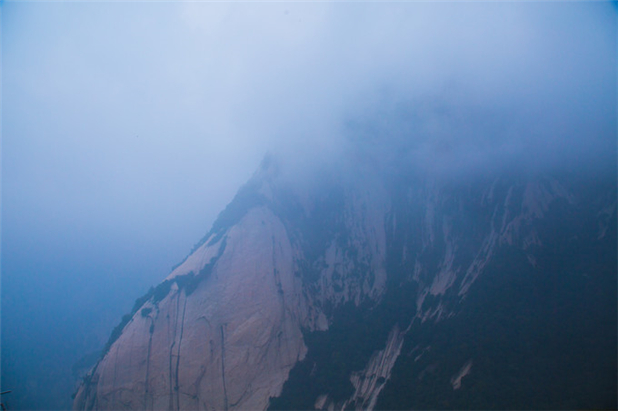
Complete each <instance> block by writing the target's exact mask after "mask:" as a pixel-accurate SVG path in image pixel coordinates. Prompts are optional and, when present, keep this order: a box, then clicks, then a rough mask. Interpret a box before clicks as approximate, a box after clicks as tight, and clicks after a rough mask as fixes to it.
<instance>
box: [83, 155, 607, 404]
mask: <svg viewBox="0 0 618 411" xmlns="http://www.w3.org/2000/svg"><path fill="white" fill-rule="evenodd" d="M323 174H324V175H318V176H316V177H315V179H314V180H312V181H311V182H310V183H307V181H304V182H303V183H302V184H301V183H298V182H294V180H293V179H290V178H289V177H287V176H286V178H282V173H281V172H280V168H279V166H278V165H277V162H276V161H275V160H274V159H272V158H270V159H267V160H266V161H264V163H263V164H262V166H261V167H260V169H259V170H258V171H257V172H256V174H255V175H254V177H253V178H252V179H251V180H250V181H249V182H248V183H247V184H246V185H245V186H244V187H243V188H241V189H240V190H239V192H238V194H237V196H236V197H235V198H234V200H233V201H232V202H231V203H230V204H229V205H228V206H227V207H226V209H225V210H224V211H223V212H222V213H221V214H220V216H219V218H218V219H217V221H216V222H215V223H214V225H213V227H212V229H211V230H210V232H209V233H208V234H207V235H206V236H205V237H204V238H203V239H202V240H201V241H199V242H198V243H197V244H196V246H195V247H194V249H193V250H192V251H191V253H190V254H189V255H188V256H187V258H185V260H183V261H182V262H181V263H180V264H179V265H178V266H176V267H175V268H174V269H173V271H172V273H171V274H170V275H169V276H168V277H167V278H166V279H165V280H164V281H163V282H162V283H161V284H159V285H158V286H156V287H154V288H152V289H151V290H150V291H149V292H148V293H147V294H146V295H144V296H143V297H141V298H139V299H138V300H137V301H136V303H135V306H134V307H133V310H132V312H131V313H130V314H128V315H127V316H125V317H124V318H123V321H122V323H121V324H120V325H119V326H118V327H117V328H116V329H115V330H114V332H113V333H112V336H111V337H110V340H109V342H108V344H107V345H106V348H105V350H104V353H103V355H102V357H101V359H100V360H99V362H98V363H97V364H96V366H95V367H94V368H93V369H92V370H91V371H90V373H89V374H88V375H87V377H86V378H85V379H84V382H83V383H82V385H81V386H80V388H79V390H78V392H77V393H76V397H75V403H74V407H75V409H114V410H118V409H226V410H227V409H277V410H281V409H363V410H364V409H413V408H417V409H451V408H457V409H506V408H509V409H512V408H521V409H540V408H565V409H566V408H615V407H616V385H617V381H616V365H615V364H616V360H617V359H616V346H617V338H616V327H615V324H616V320H617V319H616V291H617V290H616V278H617V275H616V274H617V273H616V261H617V255H616V254H617V251H616V250H617V243H616V231H617V228H616V226H617V220H616V180H615V177H614V176H612V177H611V178H607V179H603V178H600V177H598V176H597V177H595V178H594V179H591V178H588V179H583V178H580V179H577V178H574V177H572V176H560V175H551V176H550V175H526V176H522V175H518V176H513V175H492V176H482V177H474V178H472V177H471V178H469V179H458V180H456V181H445V180H436V179H431V178H427V177H422V176H418V175H411V174H409V175H400V176H396V177H394V176H392V175H391V176H389V177H385V176H384V175H380V174H378V173H372V172H369V171H367V170H363V171H359V173H357V174H355V175H353V176H352V177H351V175H350V174H346V175H345V176H344V175H342V174H337V173H335V172H333V170H329V171H328V172H324V173H323Z"/></svg>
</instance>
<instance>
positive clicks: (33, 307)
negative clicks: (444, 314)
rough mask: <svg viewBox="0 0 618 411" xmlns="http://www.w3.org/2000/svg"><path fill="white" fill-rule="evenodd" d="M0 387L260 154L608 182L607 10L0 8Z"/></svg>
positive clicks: (53, 358) (34, 380)
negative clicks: (567, 174)
mask: <svg viewBox="0 0 618 411" xmlns="http://www.w3.org/2000/svg"><path fill="white" fill-rule="evenodd" d="M0 7H1V9H0V10H1V11H0V12H1V24H2V27H1V38H2V373H1V375H2V390H13V393H11V394H9V396H7V397H6V398H4V397H3V401H6V402H7V403H8V404H10V405H11V407H12V408H13V409H34V408H37V409H49V408H66V407H67V406H69V404H70V394H71V392H72V389H73V385H74V380H73V377H72V375H71V366H72V365H73V363H74V362H75V361H77V360H78V359H79V358H81V357H82V356H84V355H85V354H87V353H88V352H93V351H96V350H99V349H100V348H101V347H102V346H103V344H104V343H105V341H106V340H107V337H108V335H109V333H110V331H111V329H112V328H113V327H114V325H116V323H117V322H118V321H119V319H120V317H121V316H122V314H124V313H125V312H127V311H129V309H130V307H131V306H132V304H133V301H134V300H135V299H136V298H137V297H139V296H140V295H141V294H142V293H144V291H146V290H147V289H148V287H150V286H151V285H154V284H156V283H158V282H159V281H161V280H162V279H163V278H164V277H165V276H166V275H167V274H168V273H169V271H170V267H171V266H172V265H174V264H175V263H177V262H179V261H181V260H182V258H183V257H184V256H185V255H186V253H187V252H188V251H189V250H190V249H191V246H192V245H193V244H194V243H195V242H197V241H198V240H199V238H201V236H202V235H203V234H205V233H206V231H208V229H209V227H210V225H211V224H212V222H213V220H214V218H215V217H216V215H217V213H218V212H219V211H221V210H222V209H223V208H224V207H225V205H226V204H227V203H228V202H229V201H230V200H231V199H232V197H233V195H234V193H235V192H236V190H237V189H238V188H239V187H240V186H241V185H242V184H243V183H244V182H245V181H246V180H247V179H248V178H250V176H251V175H252V173H253V172H254V170H255V169H256V168H257V167H258V165H259V163H260V161H261V159H262V158H263V156H264V155H265V154H266V153H269V152H270V153H274V154H275V155H276V156H278V157H279V158H280V159H281V161H282V162H283V163H284V166H285V169H286V170H287V172H288V173H289V174H290V175H291V176H292V178H294V176H301V175H303V174H306V173H311V172H313V171H314V170H315V169H316V168H320V167H321V166H322V165H324V164H332V163H333V162H335V163H336V162H338V161H342V159H344V158H345V159H346V161H348V163H346V164H349V162H350V159H352V162H354V161H356V162H363V163H370V164H373V165H375V167H376V168H378V169H379V170H383V171H387V172H397V170H400V169H402V168H404V169H406V168H413V169H418V170H422V171H423V172H427V173H430V174H435V175H440V176H442V177H445V178H454V177H455V176H461V175H468V174H470V173H487V172H493V171H499V170H501V169H503V168H504V169H507V168H508V169H521V170H540V171H555V170H576V171H581V172H586V173H588V174H590V175H592V176H595V175H599V174H606V173H610V174H611V173H614V174H615V170H616V109H617V106H616V72H617V71H616V63H617V62H616V46H617V44H616V16H617V13H616V7H615V5H614V4H613V3H597V2H594V3H593V2H586V3H584V2H569V3H561V2H560V3H553V2H543V3H537V2H534V3H528V2H525V3H522V4H514V3H487V2H476V3H450V2H444V3H436V4H430V3H416V2H413V3H398V2H394V3H388V4H378V3H345V2H336V3H322V2H319V3H318V2H316V3H306V2H298V3H285V2H270V3H244V2H241V3H232V2H213V3H206V2H180V3H159V2H143V3H141V2H131V3H120V2H118V3H116V2H104V3H94V2H93V3H89V2H88V3H76V2H63V3H56V2H54V3H45V2H29V3H18V2H4V3H1V4H0Z"/></svg>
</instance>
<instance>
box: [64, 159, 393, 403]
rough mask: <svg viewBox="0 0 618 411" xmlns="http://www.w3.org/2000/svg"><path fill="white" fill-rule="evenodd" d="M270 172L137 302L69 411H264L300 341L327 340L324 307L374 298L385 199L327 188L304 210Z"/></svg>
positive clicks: (301, 352)
mask: <svg viewBox="0 0 618 411" xmlns="http://www.w3.org/2000/svg"><path fill="white" fill-rule="evenodd" d="M273 173H276V171H275V170H273V167H271V168H268V166H267V165H265V166H264V167H263V168H262V169H261V170H259V172H258V173H256V175H255V176H254V178H253V179H252V180H251V181H250V182H249V183H248V184H247V185H246V186H245V187H244V188H243V189H241V190H240V192H239V194H238V195H237V197H236V198H235V200H234V201H233V202H232V204H230V206H228V208H227V209H226V210H225V211H224V212H223V213H222V214H221V216H220V217H219V219H218V220H217V222H216V223H215V225H214V226H213V229H212V230H211V232H210V233H209V234H208V235H207V236H206V237H205V238H204V239H203V240H202V241H201V242H200V243H199V244H198V246H197V247H196V249H195V250H194V251H193V252H192V253H191V254H190V255H189V256H188V257H187V258H186V259H185V261H183V262H182V263H181V264H180V265H179V266H177V267H176V268H175V269H174V270H173V272H172V273H171V274H170V275H169V276H168V277H167V279H166V280H165V281H164V282H163V283H162V284H160V285H159V286H158V287H156V288H155V289H152V290H151V292H149V293H148V294H147V295H146V296H144V297H142V298H141V299H138V301H136V307H135V308H134V310H133V311H134V312H133V313H132V314H131V315H130V316H127V317H126V318H125V319H126V321H125V323H124V324H121V325H120V326H119V327H118V329H117V331H121V332H120V333H119V334H118V335H117V339H114V338H113V337H112V339H111V340H110V343H108V351H107V352H106V354H105V356H104V357H103V358H102V359H101V360H100V361H99V363H98V364H97V365H96V367H95V368H94V369H93V370H92V371H91V372H90V374H89V375H88V376H87V377H86V378H85V383H84V384H83V385H82V386H81V387H80V389H79V391H78V392H77V394H76V398H75V402H74V408H75V409H217V410H218V409H265V408H266V407H267V406H268V404H269V399H270V398H271V397H276V396H278V395H279V394H280V392H281V388H282V386H283V383H284V382H285V381H286V379H287V377H288V373H289V371H290V369H291V368H292V367H293V366H294V364H296V363H297V362H298V361H299V360H302V359H303V358H304V356H305V354H306V351H307V347H306V345H305V343H304V339H303V333H302V330H325V329H327V328H328V325H329V322H328V321H329V320H328V314H329V313H328V311H329V309H330V308H331V307H334V306H337V305H340V304H343V303H346V302H348V301H352V302H353V303H356V304H359V303H360V302H361V301H364V300H366V299H377V298H379V297H380V295H381V293H382V292H383V290H384V287H385V280H386V273H385V269H384V258H385V234H384V225H383V220H384V215H383V213H384V212H385V208H384V207H383V205H384V204H383V201H382V200H379V199H380V198H384V196H380V197H378V201H377V202H376V201H375V200H372V199H371V198H370V196H371V195H372V194H375V192H372V193H369V192H364V193H363V192H354V193H351V192H349V191H348V192H344V191H338V190H337V189H338V187H337V189H332V190H331V191H329V192H327V193H325V195H324V196H323V197H322V198H318V199H317V201H313V202H309V203H307V202H304V203H303V201H302V200H301V197H300V196H298V195H297V194H296V193H294V192H290V191H289V190H287V191H284V190H282V189H281V188H280V187H278V186H277V185H276V184H275V183H273ZM363 196H364V197H363ZM376 203H379V205H380V206H382V208H380V207H375V206H373V205H375V204H376ZM368 204H369V205H370V207H369V208H368V207H367V205H368ZM333 206H334V208H333ZM325 222H327V224H325ZM333 239H335V240H336V241H331V240H333Z"/></svg>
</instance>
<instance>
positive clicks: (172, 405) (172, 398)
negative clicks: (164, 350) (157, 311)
mask: <svg viewBox="0 0 618 411" xmlns="http://www.w3.org/2000/svg"><path fill="white" fill-rule="evenodd" d="M179 309H180V299H179V294H176V319H175V320H174V332H173V334H172V344H171V345H170V354H169V372H168V377H169V390H170V399H169V409H170V410H173V409H174V384H173V381H174V374H173V372H172V371H173V367H172V357H173V356H174V354H173V353H174V346H175V345H176V330H177V328H178V311H179Z"/></svg>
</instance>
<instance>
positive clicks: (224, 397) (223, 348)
mask: <svg viewBox="0 0 618 411" xmlns="http://www.w3.org/2000/svg"><path fill="white" fill-rule="evenodd" d="M221 380H222V382H223V409H224V410H225V411H227V409H228V400H227V387H226V386H225V332H224V330H223V325H221Z"/></svg>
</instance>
